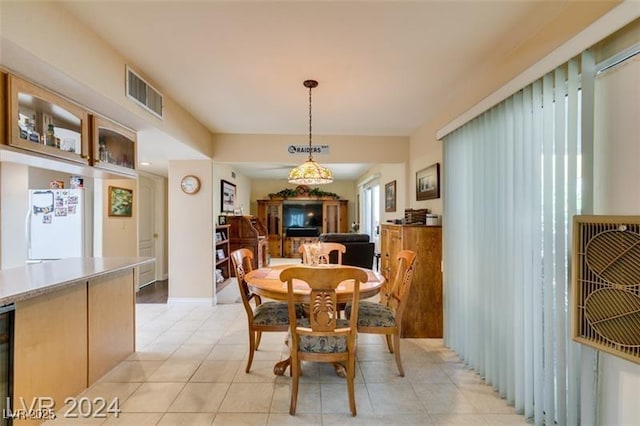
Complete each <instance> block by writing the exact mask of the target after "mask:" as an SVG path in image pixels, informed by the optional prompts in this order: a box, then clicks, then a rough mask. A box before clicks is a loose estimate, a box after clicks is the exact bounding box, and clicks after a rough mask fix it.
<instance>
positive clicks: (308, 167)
mask: <svg viewBox="0 0 640 426" xmlns="http://www.w3.org/2000/svg"><path fill="white" fill-rule="evenodd" d="M303 84H304V87H308V88H309V159H308V160H307V161H305V162H304V163H302V164H300V165H299V166H298V167H296V168H295V169H291V171H290V172H289V183H295V184H297V185H322V184H325V183H331V182H333V176H332V175H331V170H329V169H327V168H326V167H323V166H321V165H320V164H318V163H316V162H315V161H314V160H313V155H311V89H313V88H314V87H317V86H318V82H317V81H315V80H305V82H304V83H303Z"/></svg>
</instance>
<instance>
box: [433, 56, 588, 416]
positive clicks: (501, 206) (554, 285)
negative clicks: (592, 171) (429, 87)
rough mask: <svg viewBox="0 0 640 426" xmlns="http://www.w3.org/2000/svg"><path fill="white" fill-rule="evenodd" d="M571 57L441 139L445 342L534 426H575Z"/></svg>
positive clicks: (576, 128) (575, 178) (575, 116)
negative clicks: (571, 297) (571, 325)
mask: <svg viewBox="0 0 640 426" xmlns="http://www.w3.org/2000/svg"><path fill="white" fill-rule="evenodd" d="M579 64H580V61H579V59H572V60H571V61H569V62H568V63H567V64H565V65H563V66H561V67H559V68H557V69H556V70H555V71H553V72H551V73H549V74H547V75H545V76H544V77H542V78H541V79H540V80H538V81H535V82H534V83H532V84H531V85H529V86H527V87H525V88H523V89H522V90H520V91H519V92H518V93H516V94H514V95H513V96H511V97H510V98H508V99H506V100H504V101H503V102H502V103H500V104H499V105H497V106H495V107H493V108H492V109H490V110H488V111H486V112H485V113H484V114H482V115H481V116H479V117H477V118H475V119H474V120H472V121H470V122H468V123H467V124H465V125H464V126H462V127H460V128H458V129H457V130H455V131H453V132H452V133H450V134H449V135H447V136H445V137H444V160H443V162H444V226H445V235H444V284H445V302H444V303H445V344H446V345H447V346H449V347H450V348H452V349H453V350H455V351H456V352H457V353H458V354H459V355H460V357H461V358H462V359H463V360H464V361H465V362H466V363H467V364H468V365H469V366H470V367H472V368H473V369H475V370H476V371H478V373H479V374H480V375H481V376H483V377H484V379H485V380H486V382H487V383H488V384H490V385H492V386H493V387H494V389H496V390H497V391H498V392H499V394H500V395H501V396H502V397H504V398H506V399H507V401H508V402H509V403H511V404H513V405H514V406H515V408H516V410H517V411H518V412H521V413H523V414H524V415H525V416H526V417H527V418H529V419H532V420H533V421H534V423H535V424H537V425H541V424H547V425H549V424H554V423H557V424H579V410H580V408H579V406H578V405H579V403H578V401H579V400H580V398H579V391H580V389H579V388H580V382H579V372H578V370H579V368H578V366H579V365H580V363H579V362H580V361H579V359H578V357H579V348H578V345H576V344H575V343H573V342H572V341H571V339H570V336H569V312H568V311H569V310H568V295H569V291H568V283H569V253H568V249H569V247H570V244H569V241H570V226H571V218H572V216H573V215H574V214H576V212H577V211H578V209H579V201H580V193H579V188H580V181H579V179H580V176H579V173H580V168H579V164H580V163H579V162H580V158H581V157H580V149H581V146H580V142H579V141H580V123H581V120H580V112H581V111H580V110H581V105H580V103H581V102H580V65H579Z"/></svg>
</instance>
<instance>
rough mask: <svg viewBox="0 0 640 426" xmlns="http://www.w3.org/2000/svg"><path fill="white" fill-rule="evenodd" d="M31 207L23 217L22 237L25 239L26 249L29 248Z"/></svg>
mask: <svg viewBox="0 0 640 426" xmlns="http://www.w3.org/2000/svg"><path fill="white" fill-rule="evenodd" d="M30 225H31V208H29V210H27V214H26V216H25V218H24V238H25V239H26V240H27V250H30V249H31V226H30Z"/></svg>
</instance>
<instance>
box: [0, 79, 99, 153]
mask: <svg viewBox="0 0 640 426" xmlns="http://www.w3.org/2000/svg"><path fill="white" fill-rule="evenodd" d="M6 92H7V93H6V94H7V97H8V102H7V114H8V121H7V128H8V132H7V144H9V145H11V146H14V147H16V148H21V149H25V150H29V151H32V152H38V153H42V154H45V155H50V156H53V157H57V158H62V159H65V160H71V161H75V162H78V163H83V164H87V165H88V164H89V160H90V159H89V137H88V135H89V130H88V129H89V124H88V121H89V120H88V113H87V111H86V110H85V109H83V108H82V107H80V106H78V105H76V104H74V103H73V102H71V101H68V100H66V99H65V98H62V97H61V96H58V95H56V94H54V93H53V92H50V91H48V90H46V89H43V88H41V87H38V86H36V85H34V84H31V83H29V82H27V81H25V80H22V79H20V78H18V77H16V76H13V75H10V74H9V75H7V85H6Z"/></svg>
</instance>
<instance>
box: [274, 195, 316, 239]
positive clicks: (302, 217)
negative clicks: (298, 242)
mask: <svg viewBox="0 0 640 426" xmlns="http://www.w3.org/2000/svg"><path fill="white" fill-rule="evenodd" d="M282 216H283V218H282V219H283V222H282V224H283V225H284V228H285V229H286V230H287V233H289V232H288V230H289V229H290V228H291V229H292V230H294V231H293V232H294V233H297V234H299V233H300V231H302V229H300V228H306V229H308V230H309V232H313V230H315V231H316V234H315V235H319V234H320V233H321V232H322V202H321V201H320V202H317V201H307V202H304V201H297V202H286V201H285V202H284V204H283V205H282ZM296 230H297V231H298V232H296ZM301 236H302V235H301ZM304 236H312V235H304Z"/></svg>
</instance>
